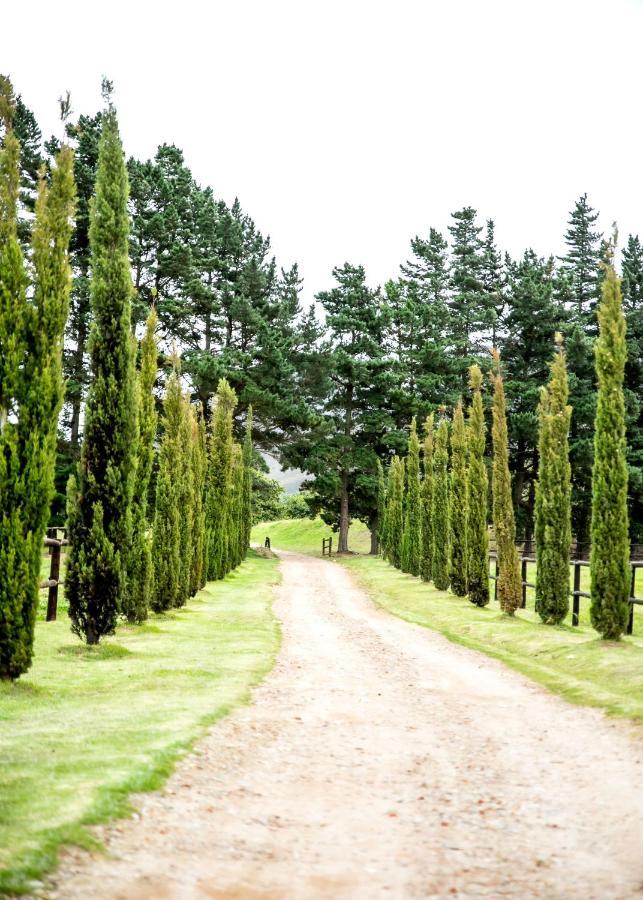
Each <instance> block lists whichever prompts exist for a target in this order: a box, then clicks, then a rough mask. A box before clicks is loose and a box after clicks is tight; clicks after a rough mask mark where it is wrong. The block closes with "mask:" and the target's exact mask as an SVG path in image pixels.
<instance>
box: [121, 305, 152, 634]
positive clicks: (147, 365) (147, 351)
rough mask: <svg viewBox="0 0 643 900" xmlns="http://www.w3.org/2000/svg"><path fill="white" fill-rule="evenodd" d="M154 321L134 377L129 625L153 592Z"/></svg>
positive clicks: (139, 619)
mask: <svg viewBox="0 0 643 900" xmlns="http://www.w3.org/2000/svg"><path fill="white" fill-rule="evenodd" d="M157 321H158V319H157V316H156V310H155V309H152V310H151V311H150V314H149V316H148V317H147V323H146V326H145V334H144V336H143V340H142V341H141V353H140V367H139V370H138V373H137V384H136V388H137V391H136V393H137V405H138V441H137V454H136V478H135V480H134V497H133V508H132V522H133V534H132V552H131V554H130V561H129V567H128V574H127V595H126V601H125V604H124V607H123V612H124V614H125V615H126V616H127V619H128V621H129V622H143V621H145V619H146V618H147V612H148V609H149V607H150V604H151V602H152V592H153V590H154V567H153V563H152V535H151V529H150V522H149V520H148V514H147V507H148V494H149V489H150V479H151V477H152V467H153V465H154V441H155V439H156V424H157V414H156V401H155V398H154V393H153V390H154V384H155V383H156V376H157V373H158V363H157V360H158V347H157V343H156V325H157Z"/></svg>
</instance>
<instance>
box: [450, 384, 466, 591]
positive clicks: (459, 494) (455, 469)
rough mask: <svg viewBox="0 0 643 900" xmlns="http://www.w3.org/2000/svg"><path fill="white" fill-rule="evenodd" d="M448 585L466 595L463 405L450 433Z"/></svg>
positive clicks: (458, 404) (455, 417) (460, 402)
mask: <svg viewBox="0 0 643 900" xmlns="http://www.w3.org/2000/svg"><path fill="white" fill-rule="evenodd" d="M450 488H451V499H450V504H449V512H450V515H449V527H450V535H451V539H450V542H449V544H450V550H451V556H450V568H449V573H450V581H451V590H452V591H453V593H454V594H456V595H457V596H458V597H465V596H466V594H467V499H468V498H467V430H466V427H465V424H464V413H463V411H462V401H461V400H458V402H457V404H456V407H455V410H454V411H453V427H452V429H451V483H450Z"/></svg>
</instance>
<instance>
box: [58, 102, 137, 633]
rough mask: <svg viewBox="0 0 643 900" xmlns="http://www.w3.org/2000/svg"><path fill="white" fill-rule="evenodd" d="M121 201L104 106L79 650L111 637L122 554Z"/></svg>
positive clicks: (126, 396)
mask: <svg viewBox="0 0 643 900" xmlns="http://www.w3.org/2000/svg"><path fill="white" fill-rule="evenodd" d="M127 195H128V184H127V171H126V169H125V162H124V159H123V148H122V146H121V140H120V136H119V133H118V124H117V121H116V113H115V111H114V109H113V107H112V106H111V105H110V107H109V109H108V111H107V112H106V114H105V116H104V117H103V132H102V135H101V141H100V151H99V161H98V172H97V177H96V194H95V197H94V203H93V206H92V211H91V224H90V235H89V236H90V247H91V299H92V311H93V317H94V319H93V324H92V332H91V336H90V342H89V344H90V357H91V370H92V383H91V385H90V388H89V392H88V395H87V403H86V407H85V439H84V443H83V448H82V454H81V459H80V464H79V467H78V495H77V496H78V503H77V506H76V507H75V509H73V510H72V514H71V516H70V520H69V526H70V536H71V552H70V554H69V562H68V566H67V575H66V595H67V598H68V600H69V615H70V617H71V620H72V630H73V631H74V632H75V633H76V634H78V635H79V636H80V637H84V638H85V640H86V641H87V643H88V644H96V643H98V641H99V640H100V638H101V637H102V635H104V634H111V633H112V632H113V631H114V628H115V625H116V618H117V616H118V613H119V612H120V611H121V609H122V608H123V604H124V601H125V597H126V590H127V584H126V582H127V577H126V575H127V564H128V557H129V554H130V552H131V537H132V517H131V513H132V493H133V475H134V464H135V456H134V452H135V445H136V396H135V371H134V354H133V352H132V351H133V345H132V339H131V333H130V321H131V308H130V307H131V296H132V279H131V274H130V265H129V256H128V232H129V216H128V210H127Z"/></svg>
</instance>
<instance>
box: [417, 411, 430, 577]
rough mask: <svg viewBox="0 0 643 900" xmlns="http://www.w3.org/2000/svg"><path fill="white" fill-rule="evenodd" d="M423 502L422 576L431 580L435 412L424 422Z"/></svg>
mask: <svg viewBox="0 0 643 900" xmlns="http://www.w3.org/2000/svg"><path fill="white" fill-rule="evenodd" d="M421 503H422V535H421V536H422V551H421V556H420V577H421V578H422V581H431V578H432V561H433V519H432V517H431V515H432V512H431V511H432V506H433V413H431V415H429V416H427V418H426V422H425V423H424V480H423V481H422V491H421Z"/></svg>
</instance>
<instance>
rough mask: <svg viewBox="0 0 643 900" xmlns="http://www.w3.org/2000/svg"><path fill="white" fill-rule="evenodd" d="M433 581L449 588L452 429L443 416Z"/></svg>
mask: <svg viewBox="0 0 643 900" xmlns="http://www.w3.org/2000/svg"><path fill="white" fill-rule="evenodd" d="M431 520H432V523H433V554H432V561H431V569H432V574H433V584H434V585H435V586H436V588H437V589H438V590H439V591H446V590H448V588H449V558H450V552H449V537H450V528H449V428H448V425H447V423H446V420H445V419H442V421H441V422H440V425H439V426H438V430H437V434H436V436H435V452H434V456H433V505H432V507H431Z"/></svg>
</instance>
